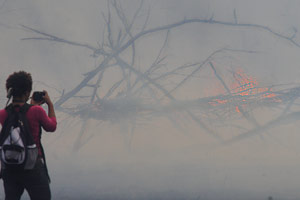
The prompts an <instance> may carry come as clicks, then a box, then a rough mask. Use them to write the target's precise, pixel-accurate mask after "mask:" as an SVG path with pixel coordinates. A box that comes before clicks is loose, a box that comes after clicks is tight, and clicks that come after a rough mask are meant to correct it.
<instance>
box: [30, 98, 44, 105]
mask: <svg viewBox="0 0 300 200" xmlns="http://www.w3.org/2000/svg"><path fill="white" fill-rule="evenodd" d="M43 103H45V101H40V102H38V101H35V100H33V98H31V100H30V104H31V105H34V106H40V105H42V104H43Z"/></svg>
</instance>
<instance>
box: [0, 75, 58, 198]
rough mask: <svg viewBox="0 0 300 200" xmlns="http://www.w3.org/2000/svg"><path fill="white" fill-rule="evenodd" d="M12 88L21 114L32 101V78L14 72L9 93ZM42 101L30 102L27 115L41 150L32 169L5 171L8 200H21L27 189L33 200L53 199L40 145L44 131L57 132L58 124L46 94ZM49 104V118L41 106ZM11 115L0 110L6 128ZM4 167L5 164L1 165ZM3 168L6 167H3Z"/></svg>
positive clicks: (0, 117)
mask: <svg viewBox="0 0 300 200" xmlns="http://www.w3.org/2000/svg"><path fill="white" fill-rule="evenodd" d="M10 88H12V103H11V104H12V105H13V108H14V109H15V110H16V111H18V110H19V109H21V108H22V106H24V105H25V104H26V103H27V101H28V100H29V99H30V93H31V90H32V77H31V74H30V73H27V72H25V71H19V72H14V73H13V74H11V75H10V76H9V77H8V78H7V80H6V90H7V91H9V89H10ZM44 94H45V95H44V96H43V101H42V102H35V101H34V100H33V99H32V100H31V104H32V106H30V108H29V110H28V111H27V112H26V119H27V121H28V124H29V130H30V132H31V134H32V136H33V139H34V142H35V143H36V145H37V147H38V158H37V161H36V164H35V166H34V168H33V169H26V170H25V169H23V170H18V171H15V170H11V169H6V168H4V169H3V170H2V178H3V185H4V192H5V200H19V199H20V198H21V196H22V194H23V192H24V190H26V191H27V192H28V194H29V196H30V199H31V200H49V199H51V191H50V186H49V184H50V178H49V175H48V170H47V166H46V164H45V158H44V153H43V148H42V145H41V140H40V134H41V130H42V129H41V128H43V129H44V130H45V131H47V132H54V131H55V130H56V126H57V122H56V116H55V111H54V106H53V103H52V101H51V99H50V97H49V95H48V93H47V91H44ZM42 103H46V104H47V106H48V115H47V114H46V111H45V110H44V109H43V108H42V107H41V106H40V105H41V104H42ZM7 116H8V114H7V111H6V110H5V109H2V110H0V123H1V126H2V127H3V124H4V122H5V119H6V118H7ZM2 165H3V163H2ZM2 168H3V167H2Z"/></svg>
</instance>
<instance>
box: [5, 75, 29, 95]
mask: <svg viewBox="0 0 300 200" xmlns="http://www.w3.org/2000/svg"><path fill="white" fill-rule="evenodd" d="M10 88H12V96H13V100H19V101H20V100H21V101H27V100H28V99H29V96H30V92H31V90H32V78H31V74H30V73H27V72H25V71H19V72H14V73H13V74H11V75H9V77H8V78H7V80H6V90H7V91H8V90H9V89H10Z"/></svg>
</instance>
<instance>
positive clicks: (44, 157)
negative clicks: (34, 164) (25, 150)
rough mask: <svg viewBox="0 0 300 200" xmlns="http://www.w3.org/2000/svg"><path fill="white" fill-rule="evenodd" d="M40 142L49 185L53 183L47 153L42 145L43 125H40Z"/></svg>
mask: <svg viewBox="0 0 300 200" xmlns="http://www.w3.org/2000/svg"><path fill="white" fill-rule="evenodd" d="M39 140H40V147H41V151H42V158H43V160H44V165H45V170H46V174H47V177H48V181H49V183H51V179H50V176H49V172H48V167H47V162H46V155H45V151H44V148H43V145H42V126H41V125H40V132H39Z"/></svg>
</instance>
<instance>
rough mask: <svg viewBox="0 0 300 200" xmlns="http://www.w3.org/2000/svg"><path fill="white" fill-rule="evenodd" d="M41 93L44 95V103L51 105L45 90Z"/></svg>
mask: <svg viewBox="0 0 300 200" xmlns="http://www.w3.org/2000/svg"><path fill="white" fill-rule="evenodd" d="M43 92H44V93H45V96H44V102H45V103H46V104H47V105H49V104H52V101H51V99H50V97H49V95H48V92H47V91H46V90H43Z"/></svg>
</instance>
